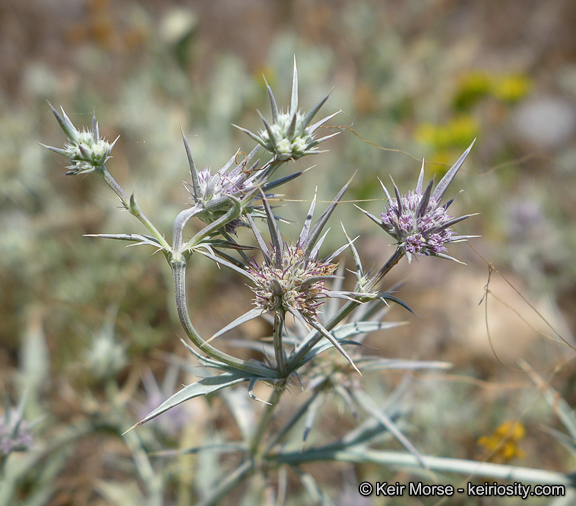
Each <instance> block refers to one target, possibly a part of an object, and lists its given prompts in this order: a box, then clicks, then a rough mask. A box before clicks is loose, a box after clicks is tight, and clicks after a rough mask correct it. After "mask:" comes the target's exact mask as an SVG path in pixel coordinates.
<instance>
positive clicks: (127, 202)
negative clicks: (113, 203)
mask: <svg viewBox="0 0 576 506" xmlns="http://www.w3.org/2000/svg"><path fill="white" fill-rule="evenodd" d="M97 172H98V173H99V174H100V175H101V176H102V178H103V179H104V181H106V184H107V185H108V186H109V187H110V188H112V190H113V191H114V193H115V194H116V195H118V198H119V199H120V202H122V205H123V206H124V208H125V209H126V210H127V211H128V212H129V213H130V214H131V215H132V216H135V217H136V218H138V219H139V220H140V222H141V223H142V224H143V225H144V226H145V227H146V228H147V229H148V230H149V231H150V232H151V233H152V235H153V236H154V237H155V238H156V239H157V240H158V242H159V243H160V245H161V246H162V248H164V249H165V250H166V251H171V249H172V248H171V247H170V245H169V244H168V242H167V241H166V239H164V236H163V235H162V234H161V233H160V232H159V231H158V229H157V228H156V227H155V226H154V225H153V224H152V222H151V221H150V220H149V219H148V218H147V217H146V215H144V214H143V213H142V210H141V209H140V206H139V205H138V204H137V203H136V200H135V199H134V196H132V197H131V198H128V196H127V195H126V193H124V190H123V189H122V188H121V187H120V185H119V184H118V183H117V182H116V180H115V179H114V178H113V177H112V175H111V174H110V173H109V172H108V169H107V168H106V166H104V165H103V166H102V167H100V168H99V169H98V171H97Z"/></svg>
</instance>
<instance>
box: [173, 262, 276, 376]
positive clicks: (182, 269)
mask: <svg viewBox="0 0 576 506" xmlns="http://www.w3.org/2000/svg"><path fill="white" fill-rule="evenodd" d="M171 265H172V274H173V276H174V287H175V291H176V309H177V310H178V316H179V317H180V323H181V324H182V327H183V328H184V330H185V332H186V334H187V335H188V337H189V338H190V340H191V341H192V342H193V343H194V344H195V345H196V347H197V348H198V349H200V350H202V351H204V352H206V353H207V354H208V355H210V356H211V357H212V358H214V359H216V360H219V361H220V362H222V363H224V364H227V365H229V366H231V367H234V368H235V369H238V370H241V371H244V372H247V373H249V374H253V375H255V376H260V377H262V378H276V377H277V375H278V373H277V372H276V371H275V370H274V369H270V368H269V367H265V366H263V365H258V364H255V363H251V362H247V361H245V360H241V359H239V358H236V357H233V356H232V355H228V354H227V353H224V352H222V351H220V350H218V349H216V348H214V347H213V346H211V345H210V344H208V343H207V342H206V341H204V339H203V338H202V337H201V336H200V334H198V332H197V330H196V329H195V328H194V325H193V324H192V321H191V320H190V315H189V314H188V307H187V303H186V262H184V261H181V262H172V264H171Z"/></svg>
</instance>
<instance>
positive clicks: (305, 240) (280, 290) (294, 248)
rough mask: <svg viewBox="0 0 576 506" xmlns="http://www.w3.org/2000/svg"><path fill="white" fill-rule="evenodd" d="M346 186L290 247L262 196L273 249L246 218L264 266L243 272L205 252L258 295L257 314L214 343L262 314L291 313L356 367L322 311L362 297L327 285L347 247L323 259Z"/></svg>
mask: <svg viewBox="0 0 576 506" xmlns="http://www.w3.org/2000/svg"><path fill="white" fill-rule="evenodd" d="M348 184H349V183H347V184H346V185H345V186H344V187H343V188H342V189H341V190H340V192H339V193H338V194H337V195H336V197H335V198H334V200H333V201H332V203H331V204H330V205H329V206H328V208H327V209H326V210H325V211H324V213H323V214H322V215H321V216H320V218H319V219H318V221H317V222H316V223H315V224H314V225H312V216H313V214H314V208H315V206H316V199H314V200H313V201H312V205H311V206H310V210H309V212H308V216H307V217H306V220H305V222H304V226H303V227H302V231H301V232H300V236H299V238H298V240H297V241H296V244H294V245H288V244H287V243H286V242H285V241H284V240H283V239H282V236H281V235H280V231H279V229H278V224H277V223H276V219H275V217H274V215H273V214H272V209H271V208H270V204H269V203H268V200H267V199H266V198H265V197H264V195H262V201H263V203H264V210H265V213H266V217H267V222H268V228H269V231H270V237H271V243H270V244H266V242H265V241H264V239H263V237H262V235H261V234H260V231H259V230H258V229H257V228H256V225H255V223H254V220H253V219H252V217H251V216H250V215H247V216H246V217H247V220H248V222H249V223H250V226H251V227H252V230H253V231H254V235H255V237H256V241H257V242H258V246H259V248H260V250H261V251H262V254H263V257H264V260H263V262H262V263H261V265H259V264H257V263H256V262H255V261H252V262H251V263H250V265H248V266H244V267H243V268H242V267H239V266H238V265H235V264H233V263H232V262H228V261H227V260H225V259H221V258H218V257H215V256H214V255H213V254H211V253H209V252H208V253H207V252H203V254H204V255H205V256H208V257H210V258H212V259H214V260H216V261H217V262H219V263H221V264H224V265H227V266H228V267H230V268H232V269H234V270H236V271H237V272H239V273H240V274H241V275H242V276H244V277H245V278H247V279H248V281H249V282H250V287H251V289H252V291H253V292H254V295H255V299H254V303H255V305H256V307H255V308H254V309H252V310H250V311H249V312H247V313H246V314H244V315H242V316H240V317H239V318H237V319H236V320H234V321H233V322H232V323H230V324H229V325H227V326H226V327H225V328H223V329H221V330H220V331H219V332H217V333H216V334H214V335H213V336H212V338H211V339H214V338H216V337H218V336H220V335H222V334H224V333H225V332H228V331H230V330H232V329H233V328H235V327H237V326H238V325H240V324H242V323H244V322H246V321H248V320H251V319H253V318H256V317H258V316H261V315H262V314H263V313H269V312H271V313H275V314H276V316H278V315H281V319H282V320H283V319H284V316H285V315H286V314H287V313H290V314H292V315H293V316H294V317H295V318H296V319H297V320H298V321H300V322H301V323H303V324H304V325H308V326H309V327H312V328H314V329H315V330H317V331H318V332H320V333H321V334H322V335H323V336H324V337H326V338H327V339H328V340H329V341H330V342H331V343H332V344H333V345H334V347H335V348H336V349H338V351H340V353H342V354H343V355H344V356H345V357H346V359H347V360H349V361H350V362H351V363H352V360H351V359H350V357H349V355H348V354H347V353H346V351H345V350H344V349H343V348H342V346H341V345H340V344H339V342H338V340H337V339H336V338H335V337H334V336H333V335H332V334H331V333H330V332H329V331H328V330H326V329H325V328H324V326H323V324H322V321H321V318H320V315H319V311H318V309H319V307H320V306H321V305H322V304H323V303H324V302H325V301H326V299H328V298H342V299H352V298H354V297H355V296H357V295H358V294H356V293H353V292H345V291H335V290H332V289H330V288H329V287H328V286H326V284H325V283H326V281H327V280H328V279H331V278H334V277H335V276H334V275H333V274H334V271H335V270H336V268H337V266H338V264H337V263H334V259H335V258H336V257H337V256H338V255H340V253H342V251H344V250H345V249H346V248H348V247H349V244H345V245H344V246H342V247H340V248H339V249H338V250H336V251H335V252H334V253H332V254H331V255H328V256H327V257H326V258H323V259H319V250H320V247H321V246H322V243H323V241H324V238H325V237H326V233H324V235H322V230H323V228H324V226H325V225H326V223H327V221H328V219H329V218H330V216H331V214H332V212H333V211H334V209H335V208H336V205H337V204H338V202H339V201H340V199H341V198H342V195H343V194H344V192H345V191H346V189H347V188H348Z"/></svg>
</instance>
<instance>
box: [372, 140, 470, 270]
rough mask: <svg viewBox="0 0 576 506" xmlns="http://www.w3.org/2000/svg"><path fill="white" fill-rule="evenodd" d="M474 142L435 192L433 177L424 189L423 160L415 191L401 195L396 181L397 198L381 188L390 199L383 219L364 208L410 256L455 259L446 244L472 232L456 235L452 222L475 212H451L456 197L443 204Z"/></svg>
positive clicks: (460, 239)
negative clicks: (452, 213) (446, 193)
mask: <svg viewBox="0 0 576 506" xmlns="http://www.w3.org/2000/svg"><path fill="white" fill-rule="evenodd" d="M473 144H474V143H472V144H471V145H470V147H469V148H468V149H467V150H466V151H465V152H464V154H462V156H461V157H460V158H459V159H458V161H457V162H456V163H455V164H454V165H453V166H452V167H451V168H450V170H449V171H448V172H447V173H446V174H445V176H444V177H443V178H442V180H441V181H440V183H438V185H437V186H436V189H435V190H434V192H432V186H433V183H434V182H433V181H430V183H429V184H428V186H427V187H426V188H425V189H424V190H423V189H422V182H423V179H424V163H422V169H421V171H420V176H419V178H418V183H417V185H416V189H415V190H414V191H409V192H408V193H407V194H406V195H401V194H400V192H399V190H398V187H397V186H396V185H395V184H394V193H395V198H393V197H391V196H390V194H389V193H388V190H387V189H386V187H385V186H384V185H383V184H382V188H383V190H384V193H385V194H386V197H387V199H388V205H387V206H386V210H385V211H384V212H383V213H381V215H380V219H378V218H376V217H375V216H373V215H371V214H370V213H368V212H366V211H364V210H362V211H363V212H364V214H366V215H367V216H368V217H369V218H370V219H372V220H373V221H374V222H376V223H377V224H378V225H379V226H380V227H381V228H382V229H383V230H384V231H386V232H387V233H388V234H390V235H391V236H392V237H394V238H395V239H396V240H397V244H398V246H399V247H400V248H401V249H402V250H403V251H404V252H405V253H406V255H407V257H408V260H411V258H412V255H424V256H438V257H442V258H447V259H450V260H455V259H454V258H452V257H450V256H448V255H446V254H445V253H444V252H445V251H447V249H446V245H447V244H450V243H454V242H461V241H466V240H468V239H469V238H471V237H473V236H465V235H456V232H454V230H452V229H451V227H452V225H455V224H456V223H458V222H460V221H462V220H465V219H466V218H469V217H470V216H473V215H470V214H468V215H466V216H461V217H459V218H454V217H452V216H451V215H450V214H449V213H448V208H449V207H450V205H451V204H452V202H453V200H450V201H448V202H447V203H446V204H441V200H442V197H443V196H444V193H445V192H446V189H447V188H448V186H449V185H450V183H451V182H452V180H453V179H454V176H456V173H457V172H458V170H459V169H460V167H461V166H462V164H463V163H464V160H465V159H466V157H467V156H468V153H469V152H470V149H471V148H472V146H473Z"/></svg>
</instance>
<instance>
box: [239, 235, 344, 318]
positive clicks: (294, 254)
mask: <svg viewBox="0 0 576 506" xmlns="http://www.w3.org/2000/svg"><path fill="white" fill-rule="evenodd" d="M337 266H338V264H335V263H331V262H322V261H319V260H318V259H317V258H311V257H306V255H305V252H304V249H303V247H302V244H300V242H297V243H296V245H293V246H290V245H288V244H284V245H283V248H282V252H281V255H276V252H275V251H274V252H273V255H272V256H271V257H269V258H267V259H266V261H265V262H264V263H263V265H261V266H259V265H257V264H256V263H254V264H253V265H251V266H250V269H249V272H250V274H251V275H252V278H253V280H254V285H253V287H252V290H253V291H254V294H255V296H256V298H255V300H254V303H255V305H256V307H258V308H260V309H262V312H265V313H268V312H273V311H278V310H281V311H284V312H291V313H297V314H300V315H302V316H303V317H304V319H305V320H310V319H314V318H318V308H319V307H320V306H321V305H322V304H323V299H325V298H326V297H327V295H326V292H327V291H328V289H327V288H326V287H325V286H324V282H325V280H326V279H327V278H328V277H330V276H331V275H332V274H333V273H334V271H335V270H336V267H337Z"/></svg>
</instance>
